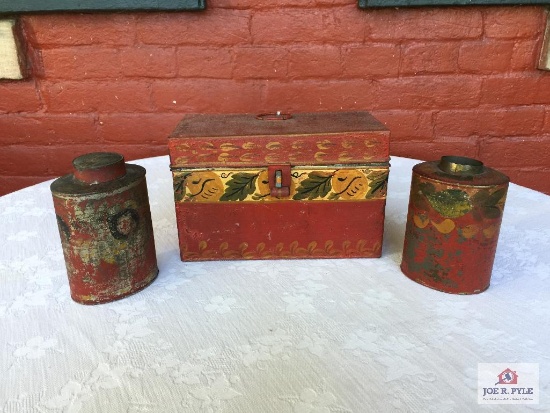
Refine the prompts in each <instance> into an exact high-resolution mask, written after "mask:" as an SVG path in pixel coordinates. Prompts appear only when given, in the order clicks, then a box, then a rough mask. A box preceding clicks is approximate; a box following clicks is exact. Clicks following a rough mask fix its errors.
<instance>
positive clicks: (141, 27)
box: [137, 9, 251, 47]
mask: <svg viewBox="0 0 550 413" xmlns="http://www.w3.org/2000/svg"><path fill="white" fill-rule="evenodd" d="M249 20H250V12H249V11H248V10H223V9H208V10H206V11H203V12H197V13H143V14H141V15H139V17H138V20H137V33H138V39H139V40H140V41H141V42H143V43H147V44H160V45H204V46H205V47H213V46H227V45H236V44H243V43H250V42H251V37H250V31H249V28H248V25H249Z"/></svg>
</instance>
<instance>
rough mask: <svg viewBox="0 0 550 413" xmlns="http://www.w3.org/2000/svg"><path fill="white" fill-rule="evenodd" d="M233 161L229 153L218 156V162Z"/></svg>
mask: <svg viewBox="0 0 550 413" xmlns="http://www.w3.org/2000/svg"><path fill="white" fill-rule="evenodd" d="M229 159H231V155H229V154H228V153H220V156H218V161H220V162H227V161H229Z"/></svg>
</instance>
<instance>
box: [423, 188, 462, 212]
mask: <svg viewBox="0 0 550 413" xmlns="http://www.w3.org/2000/svg"><path fill="white" fill-rule="evenodd" d="M426 198H427V199H428V202H429V203H430V205H431V206H432V208H433V209H435V210H436V211H437V212H438V213H439V214H440V215H441V216H442V217H445V218H459V217H461V216H463V215H466V214H467V213H468V212H470V211H471V210H472V204H471V202H470V198H469V197H468V194H467V193H466V192H464V191H462V190H460V189H446V190H444V191H438V192H434V193H427V194H426Z"/></svg>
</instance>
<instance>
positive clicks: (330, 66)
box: [288, 46, 342, 78]
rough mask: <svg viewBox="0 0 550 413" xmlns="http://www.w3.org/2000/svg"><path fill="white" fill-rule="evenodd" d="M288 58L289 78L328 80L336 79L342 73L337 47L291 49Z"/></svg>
mask: <svg viewBox="0 0 550 413" xmlns="http://www.w3.org/2000/svg"><path fill="white" fill-rule="evenodd" d="M288 58H289V65H288V75H289V77H291V78H312V77H328V78H330V77H338V76H339V75H340V74H341V72H342V67H341V63H340V48H338V47H333V46H307V47H293V48H292V49H290V51H289V57H288Z"/></svg>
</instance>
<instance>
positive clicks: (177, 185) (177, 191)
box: [174, 174, 189, 202]
mask: <svg viewBox="0 0 550 413" xmlns="http://www.w3.org/2000/svg"><path fill="white" fill-rule="evenodd" d="M188 176H189V174H183V175H177V176H176V177H174V199H175V200H176V202H181V201H183V198H185V193H186V186H185V179H186V178H187V177H188Z"/></svg>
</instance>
